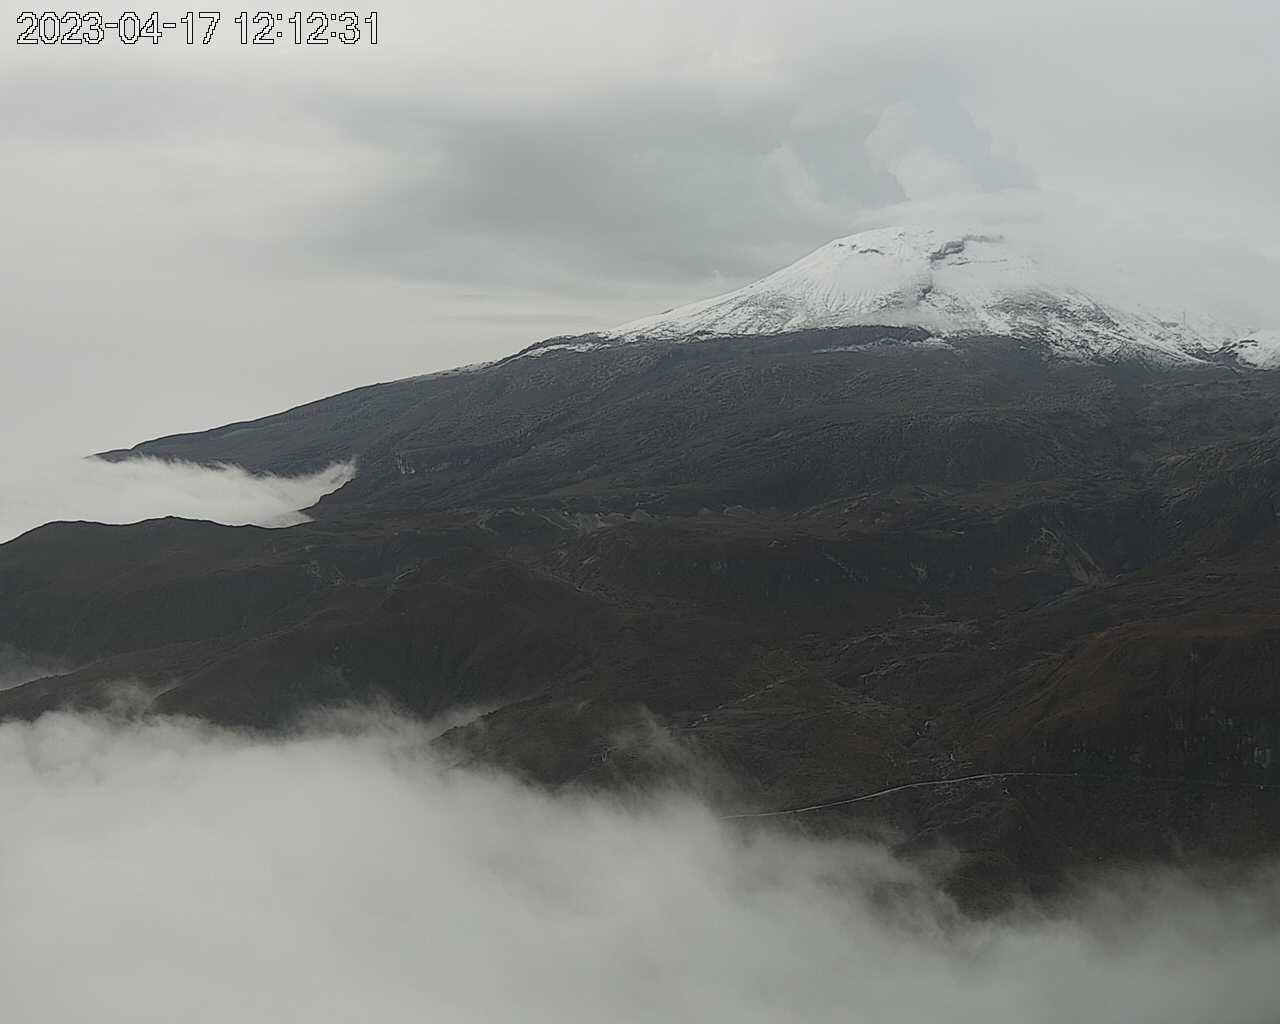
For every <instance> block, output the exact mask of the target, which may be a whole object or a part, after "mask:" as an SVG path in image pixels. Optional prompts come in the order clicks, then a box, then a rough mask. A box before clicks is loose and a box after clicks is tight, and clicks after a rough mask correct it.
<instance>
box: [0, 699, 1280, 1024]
mask: <svg viewBox="0 0 1280 1024" xmlns="http://www.w3.org/2000/svg"><path fill="white" fill-rule="evenodd" d="M337 726H338V727H337V728H333V727H322V728H313V729H310V730H307V731H303V732H300V733H298V734H296V735H294V736H293V737H291V738H289V739H287V740H281V741H276V742H272V741H267V740H264V739H262V738H260V737H253V736H248V735H239V734H233V733H225V732H219V731H217V730H213V729H210V728H207V727H203V726H198V725H195V724H191V723H184V722H179V721H156V722H151V723H149V724H138V723H136V722H132V723H131V722H127V721H108V720H104V719H95V718H88V717H74V716H69V715H62V714H57V715H49V716H46V717H44V718H42V719H40V720H39V721H37V722H35V723H34V724H18V723H7V724H4V725H0V817H2V818H3V820H4V821H5V826H6V827H5V829H4V830H3V832H2V833H0V868H2V870H0V922H2V923H0V982H3V984H0V1012H2V1013H3V1014H4V1016H5V1018H6V1019H10V1020H40V1021H42V1022H46V1024H62V1022H64V1021H65V1022H70V1021H83V1020H94V1021H97V1022H100V1024H112V1022H115V1021H121V1022H124V1021H128V1022H129V1024H137V1022H149V1021H165V1022H168V1021H172V1020H174V1019H182V1020H190V1021H211V1022H212V1021H219V1022H221V1021H229V1020H235V1021H237V1022H241V1024H254V1022H258V1021H263V1022H265V1021H271V1022H273V1024H276V1022H282V1021H308V1022H313V1024H318V1022H325V1021H351V1020H379V1021H385V1022H389V1024H394V1022H397V1021H421V1020H423V1019H441V1020H449V1021H455V1022H459V1024H465V1022H470V1021H507V1020H521V1021H528V1022H539V1021H564V1020H602V1021H617V1022H632V1021H670V1020H696V1021H705V1022H717V1021H726V1022H728V1021H733V1022H735V1024H741V1022H751V1021H770V1022H772V1021H777V1020H803V1021H828V1020H829V1021H861V1020H866V1021H882V1020H894V1021H900V1022H903V1024H911V1022H916V1021H919V1022H924V1021H930V1022H931V1021H936V1020H948V1021H956V1022H974V1024H979V1022H980V1024H1005V1022H1008V1024H1014V1022H1023V1021H1027V1020H1035V1021H1044V1022H1050V1024H1051V1022H1054V1021H1062V1022H1067V1021H1079V1020H1090V1021H1099V1022H1116V1024H1120V1022H1124V1024H1131V1022H1133V1021H1153V1022H1154V1021H1159V1022H1161V1024H1179V1022H1187V1024H1201V1022H1203V1021H1205V1020H1214V1021H1218V1022H1221V1024H1261V1022H1262V1021H1265V1020H1270V1019H1272V1017H1273V1016H1274V1007H1275V1003H1276V999H1277V998H1278V997H1280V980H1278V979H1277V976H1276V972H1275V971H1274V969H1273V966H1274V963H1275V962H1276V959H1277V957H1278V956H1280V928H1278V927H1277V925H1278V923H1280V884H1278V882H1277V877H1278V876H1277V874H1276V873H1275V872H1274V871H1267V872H1263V873H1260V874H1258V875H1257V876H1256V877H1255V878H1254V880H1253V881H1252V882H1251V883H1250V884H1248V885H1236V886H1235V887H1233V888H1228V889H1225V890H1222V891H1218V892H1211V891H1208V890H1205V889H1203V888H1200V887H1198V886H1197V885H1195V884H1193V883H1192V882H1191V881H1189V880H1188V879H1185V878H1180V877H1179V876H1177V875H1175V874H1171V873H1164V872H1149V873H1139V872H1128V873H1123V874H1118V875H1112V876H1108V877H1106V878H1102V879H1099V880H1097V881H1096V882H1095V883H1094V884H1093V885H1091V886H1090V887H1089V888H1088V889H1087V890H1085V891H1083V892H1082V893H1081V894H1080V895H1079V896H1078V897H1077V898H1076V899H1075V900H1074V901H1073V902H1072V903H1071V904H1070V906H1069V907H1065V908H1064V910H1063V911H1062V912H1061V913H1058V914H1056V915H1055V916H1052V917H1045V916H1041V915H1037V914H1033V913H1031V912H1029V911H1024V912H1021V913H1019V914H1016V915H1014V916H1011V917H1009V918H1006V919H1003V920H998V921H993V922H987V923H974V922H968V921H965V920H964V919H962V918H960V917H959V916H958V915H957V914H956V913H955V911H954V909H953V908H952V907H951V906H950V904H949V903H948V902H947V900H946V899H945V898H943V897H942V896H940V895H939V894H938V893H937V892H936V891H935V890H934V889H933V888H932V887H931V885H930V884H929V883H928V882H927V881H926V880H925V879H924V878H922V877H921V876H920V875H919V874H918V873H917V872H916V871H915V870H913V869H912V868H910V867H908V866H906V865H904V864H902V863H900V862H898V861H895V860H894V859H893V857H891V856H890V855H889V854H888V853H887V852H885V851H883V850H880V849H876V848H874V847H869V846H858V845H852V844H845V843H832V842H816V841H806V840H803V839H800V838H797V837H788V836H785V835H781V834H774V833H771V832H755V833H752V834H748V835H744V834H742V833H739V832H737V831H735V830H734V829H732V828H730V827H728V826H726V825H725V824H724V823H721V822H718V821H717V820H716V818H715V817H714V815H713V814H712V813H711V812H710V811H708V810H707V809H706V808H704V807H702V806H700V805H699V804H697V803H696V802H692V801H690V800H688V799H685V798H681V797H679V796H674V795H673V796H670V797H667V798H661V799H658V798H655V799H653V800H649V801H646V802H641V803H638V804H636V803H632V804H630V805H627V806H624V805H621V804H617V803H613V802H611V801H609V800H606V799H603V798H587V797H569V796H561V797H553V796H549V795H547V794H544V793H540V792H537V791H534V790H530V789H527V788H524V787H523V786H521V785H519V784H516V783H514V782H512V781H511V780H509V779H506V778H502V777H499V776H493V775H483V774H474V773H469V772H461V771H456V770H455V771H449V770H447V769H444V768H442V766H441V765H439V764H438V763H437V762H436V761H435V759H434V758H433V757H432V756H431V755H430V754H429V753H428V752H427V747H426V741H427V739H428V737H429V736H430V735H431V732H432V731H431V730H430V729H424V728H422V727H419V726H415V725H410V724H407V723H403V722H397V721H394V720H387V719H381V720H380V719H376V718H371V719H369V720H366V721H365V722H364V723H363V724H362V725H357V722H356V721H355V720H353V719H352V718H350V717H347V718H346V719H344V720H342V721H341V722H339V723H337Z"/></svg>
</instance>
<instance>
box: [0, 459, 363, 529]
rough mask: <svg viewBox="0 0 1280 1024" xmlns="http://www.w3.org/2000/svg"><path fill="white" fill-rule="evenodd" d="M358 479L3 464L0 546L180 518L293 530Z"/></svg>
mask: <svg viewBox="0 0 1280 1024" xmlns="http://www.w3.org/2000/svg"><path fill="white" fill-rule="evenodd" d="M354 475H355V469H354V467H353V466H352V465H351V464H350V463H335V464H334V465H332V466H329V467H328V468H327V469H323V470H321V471H320V472H318V473H313V474H310V475H308V476H297V477H282V476H271V475H265V476H254V475H253V474H252V473H248V472H246V471H245V470H243V469H241V468H240V467H239V466H213V467H209V466H199V465H195V464H193V463H189V462H169V461H165V460H163V459H151V458H142V459H130V460H128V461H126V462H105V461H103V460H102V459H61V460H55V461H53V462H47V463H41V464H39V465H35V466H0V543H4V542H5V541H9V540H12V539H13V538H14V537H17V536H20V535H21V534H23V533H26V532H27V531H28V530H32V529H35V528H36V527H37V526H41V525H43V524H44V523H50V522H54V521H57V520H88V521H90V522H96V523H136V522H140V521H141V520H143V519H154V518H157V517H160V516H180V517H182V518H184V519H208V520H212V521H213V522H215V523H223V524H225V525H227V526H245V525H254V526H271V527H279V526H294V525H297V524H298V523H304V522H306V521H307V517H306V516H305V515H303V514H302V513H301V512H300V511H298V510H299V509H304V508H307V507H309V506H310V505H313V504H315V503H316V502H317V501H319V500H320V498H322V497H323V496H324V495H326V494H329V493H331V492H332V491H336V490H337V489H338V488H339V487H341V486H342V485H343V484H345V483H346V482H347V481H348V480H350V479H351V478H352V477H353V476H354Z"/></svg>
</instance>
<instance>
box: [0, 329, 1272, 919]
mask: <svg viewBox="0 0 1280 1024" xmlns="http://www.w3.org/2000/svg"><path fill="white" fill-rule="evenodd" d="M890 336H893V337H896V338H897V339H898V341H899V342H900V343H899V344H893V345H889V344H885V343H883V342H882V340H881V339H883V338H886V337H890ZM919 340H920V338H919V336H918V335H916V334H913V333H912V332H909V331H899V332H888V331H881V330H876V329H866V328H860V329H851V330H844V331H826V332H810V333H806V334H800V335H792V336H786V337H782V338H766V339H758V340H750V341H733V342H728V341H726V342H708V343H699V344H687V345H668V344H638V345H630V346H621V347H617V348H612V349H607V350H599V351H593V352H586V353H575V352H549V353H547V354H544V355H541V356H537V357H533V358H522V359H514V360H509V361H506V362H504V363H501V364H497V365H494V366H491V367H487V368H482V369H478V370H475V371H470V372H467V373H458V374H452V375H444V376H436V377H429V378H420V379H417V380H413V381H404V382H399V383H397V384H393V385H382V386H378V387H375V388H367V389H362V390H361V391H357V392H351V393H349V394H347V395H342V396H338V397H336V398H334V399H329V400H326V401H324V402H318V403H313V404H311V405H309V406H304V407H302V408H300V409H298V410H293V411H291V412H288V413H283V414H281V415H279V416H275V417H270V418H268V419H266V420H262V421H256V422H255V423H251V424H241V425H237V426H236V427H235V428H223V429H221V430H217V431H211V432H209V433H208V434H199V435H186V436H182V437H177V438H166V439H162V440H160V441H155V442H149V443H147V444H145V445H141V446H139V449H137V450H138V451H142V452H146V453H149V454H154V455H164V456H172V457H182V458H188V459H194V460H199V461H217V460H226V461H235V462H241V463H244V464H247V465H250V466H251V467H253V468H255V469H269V470H273V471H277V472H287V471H295V470H303V469H313V468H316V467H317V466H319V465H322V464H324V463H326V462H328V461H330V460H332V459H335V458H342V457H348V456H350V455H352V454H355V455H358V456H359V458H360V474H359V476H358V477H357V478H356V480H355V481H353V482H352V483H351V484H348V485H347V486H346V487H345V488H343V489H342V490H341V491H339V492H338V493H336V494H334V495H332V496H330V497H329V498H327V499H325V500H324V501H323V502H321V503H320V505H319V506H318V507H317V508H316V509H315V510H314V512H315V515H316V516H317V521H315V522H313V523H309V524H306V525H303V526H299V527H295V528H291V529H288V530H276V531H268V530H260V529H254V528H239V529H231V528H223V527H217V526H213V525H210V524H204V523H189V522H180V521H175V520H160V521H155V522H150V523H143V524H139V525H137V526H132V527H103V526H93V525H89V524H55V525H52V526H48V527H45V528H42V529H40V530H36V531H33V532H32V533H30V534H28V535H26V536H25V537H22V538H20V539H19V540H17V541H14V542H12V543H10V544H8V545H4V546H0V641H3V642H9V643H12V644H14V645H16V646H18V647H20V648H22V649H24V650H26V651H29V652H32V653H34V654H38V655H41V656H44V657H47V658H50V659H56V660H58V661H60V662H61V663H70V664H73V665H75V666H78V667H77V669H76V671H74V672H70V673H68V674H66V675H63V676H59V677H55V678H51V679H47V680H42V681H38V682H35V683H31V684H27V685H25V686H22V687H18V688H16V689H13V690H9V691H5V692H3V693H0V714H4V715H19V716H31V715H35V714H38V713H40V712H41V711H42V710H47V709H49V708H53V707H58V706H62V705H64V704H71V705H80V706H86V705H87V706H102V705H109V704H112V703H113V702H118V701H120V700H121V699H122V697H121V690H120V688H119V685H118V684H119V681H121V680H129V681H132V682H134V683H136V684H137V685H136V686H135V687H134V689H133V690H132V691H130V693H129V694H128V699H129V700H130V701H132V702H133V703H134V704H136V703H138V702H142V703H145V704H149V706H150V707H152V708H154V709H156V710H160V711H166V712H178V713H185V714H195V715H199V716H202V717H205V718H208V719H210V720H213V721H218V722H225V723H228V724H237V725H252V726H257V727H266V728H278V727H282V726H285V725H287V724H288V723H289V722H290V721H291V720H292V717H293V716H294V715H296V714H297V713H298V712H299V711H302V710H305V709H306V708H309V707H312V706H315V705H317V704H321V705H323V704H332V703H340V702H344V701H348V700H369V699H389V700H390V701H392V702H393V703H395V704H397V705H399V706H401V707H403V708H405V709H407V710H409V711H411V712H414V713H418V714H434V713H436V712H439V711H442V710H445V709H448V708H451V707H459V706H464V705H480V706H483V707H488V708H492V709H493V710H492V711H491V712H490V713H489V714H487V715H486V716H484V717H483V718H482V719H481V720H480V721H478V722H477V723H475V724H474V725H472V726H469V727H467V728H465V729H461V730H456V731H455V732H454V733H452V734H451V735H450V736H449V737H448V746H449V748H450V749H451V750H452V751H453V753H454V755H455V756H457V757H458V758H460V759H464V760H465V759H472V758H474V759H481V760H484V761H486V762H497V763H501V764H505V765H508V766H510V767H513V768H515V769H517V770H519V771H521V772H524V773H526V774H528V775H530V776H532V777H534V778H537V779H539V780H542V781H544V782H547V783H549V784H554V785H609V786H617V785H629V784H638V783H640V782H643V781H646V780H652V779H653V778H655V777H663V778H671V777H673V776H674V777H677V778H682V779H685V780H686V781H689V780H690V779H692V781H694V783H695V784H697V785H701V786H704V787H707V788H708V790H709V792H711V793H712V794H713V795H714V797H715V798H716V799H718V800H720V801H722V802H723V804H724V805H725V806H726V807H727V808H730V809H747V810H750V809H761V810H763V809H771V808H786V807H794V806H805V805H810V804H816V803H824V802H829V801H834V800H838V799H841V798H843V797H847V796H850V795H855V794H858V793H862V792H868V791H872V790H878V789H881V788H884V787H889V786H895V785H899V784H902V783H907V782H912V781H919V780H922V779H940V778H956V777H961V776H965V775H970V774H982V773H989V772H1004V771H1035V772H1044V773H1049V776H1048V777H1043V778H1026V777H1014V778H1005V779H996V780H988V781H978V782H974V783H970V784H964V785H958V786H956V787H942V788H932V789H919V790H911V791H906V792H903V793H900V794H897V795H890V796H887V797H885V798H884V799H882V800H877V801H873V802H871V803H866V804H860V805H854V806H851V807H847V808H844V809H839V808H836V809H832V810H831V811H823V812H816V813H814V814H811V815H808V816H805V817H804V818H803V820H805V821H811V822H813V823H814V824H815V826H816V827H821V828H836V829H839V830H843V831H849V830H855V831H856V830H863V829H867V828H876V829H882V828H891V829H892V830H893V832H892V834H893V835H894V836H895V837H896V838H897V840H898V841H900V842H901V843H902V844H903V846H904V849H910V850H916V851H927V850H934V849H938V848H940V844H944V843H948V842H950V843H955V844H958V845H959V846H960V848H961V849H963V850H965V851H967V852H968V854H969V855H970V858H969V859H968V860H966V861H964V864H965V865H966V866H964V867H963V868H961V869H958V870H957V873H956V874H955V876H954V877H955V878H956V879H957V883H956V884H957V885H958V886H959V887H960V889H961V890H962V891H964V892H966V893H969V894H970V895H975V897H976V896H977V895H981V894H984V893H987V894H989V893H991V892H993V891H1007V890H1008V889H1009V888H1010V887H1015V888H1016V887H1018V886H1020V885H1032V886H1039V885H1042V884H1048V883H1049V882H1051V881H1052V880H1053V879H1056V878H1060V877H1061V872H1063V871H1066V870H1071V869H1074V868H1077V867H1080V866H1082V865H1087V864H1091V863H1094V862H1096V860H1097V859H1098V858H1115V857H1126V856H1138V855H1141V856H1175V855H1176V856H1194V855H1197V854H1198V853H1218V854H1231V855H1249V854H1253V853H1259V852H1262V851H1264V850H1268V849H1273V848H1274V847H1275V844H1276V843H1277V841H1278V840H1280V832H1278V830H1280V825H1278V824H1277V823H1278V822H1280V814H1277V813H1276V812H1277V811H1280V797H1278V796H1277V793H1276V791H1273V790H1268V789H1259V788H1258V787H1259V786H1280V690H1278V683H1277V680H1278V679H1280V663H1278V661H1277V655H1276V652H1277V651H1278V650H1280V591H1278V587H1280V584H1277V583H1276V580H1280V574H1278V573H1277V571H1276V570H1277V568H1278V567H1280V531H1278V530H1277V526H1276V511H1277V509H1278V508H1280V457H1278V455H1280V447H1278V446H1280V430H1278V429H1277V425H1276V418H1275V417H1276V411H1277V409H1280V379H1277V378H1275V377H1273V376H1270V375H1266V374H1257V373H1240V372H1236V371H1233V370H1228V369H1215V368H1203V369H1194V370H1181V371H1176V372H1175V371H1155V370H1150V369H1143V368H1140V367H1134V366H1130V365H1109V366H1099V365H1072V364H1064V363H1053V362H1046V361H1044V360H1043V359H1042V358H1041V357H1040V354H1039V353H1038V352H1037V351H1036V350H1034V349H1031V348H1028V347H1025V346H1023V345H1020V344H1019V343H1017V342H1012V341H1009V340H1007V339H1006V340H999V339H987V340H974V341H972V342H971V343H968V344H958V345H956V346H954V347H949V348H936V347H927V346H921V345H919V344H911V342H913V341H916V342H918V341H919ZM902 342H905V343H902ZM832 349H838V351H829V350H832ZM695 766H696V768H695ZM1059 773H1062V774H1059Z"/></svg>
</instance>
